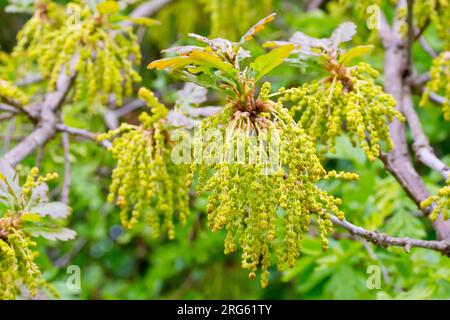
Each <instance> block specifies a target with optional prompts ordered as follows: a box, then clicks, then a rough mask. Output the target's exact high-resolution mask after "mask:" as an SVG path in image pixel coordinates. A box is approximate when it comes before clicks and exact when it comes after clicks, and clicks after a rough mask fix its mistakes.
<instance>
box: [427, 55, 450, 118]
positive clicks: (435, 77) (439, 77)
mask: <svg viewBox="0 0 450 320" xmlns="http://www.w3.org/2000/svg"><path fill="white" fill-rule="evenodd" d="M440 92H442V93H443V97H444V101H443V104H442V112H443V114H444V119H445V120H446V121H450V51H444V52H442V53H441V54H439V56H438V57H437V58H436V59H434V60H433V64H432V66H431V68H430V81H428V83H427V85H426V87H425V91H424V93H423V95H422V99H421V101H420V105H421V106H425V105H426V104H427V103H428V100H429V95H430V93H440Z"/></svg>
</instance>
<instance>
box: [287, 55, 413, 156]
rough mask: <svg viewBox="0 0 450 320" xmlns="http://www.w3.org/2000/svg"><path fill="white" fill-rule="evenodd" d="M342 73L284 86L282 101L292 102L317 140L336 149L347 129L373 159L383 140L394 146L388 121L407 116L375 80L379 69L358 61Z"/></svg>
mask: <svg viewBox="0 0 450 320" xmlns="http://www.w3.org/2000/svg"><path fill="white" fill-rule="evenodd" d="M342 68H344V67H342ZM341 72H342V71H341ZM343 74H344V75H345V76H342V74H341V75H338V76H330V77H329V78H327V79H325V80H321V81H314V82H312V83H307V84H304V85H303V86H301V87H299V88H292V89H289V90H284V89H282V90H281V92H284V95H283V96H282V97H281V98H280V100H279V101H280V102H286V101H289V102H291V103H293V106H292V108H291V114H292V115H293V116H299V120H298V122H299V124H301V126H302V127H303V128H305V131H306V132H307V133H308V134H309V135H310V136H311V137H312V139H313V140H314V141H320V142H321V143H322V144H324V145H325V146H326V147H328V148H329V149H330V150H331V151H334V147H335V140H336V137H337V136H340V135H342V134H343V133H344V132H345V133H347V134H348V136H349V138H350V140H351V142H352V144H353V145H356V143H359V145H360V146H361V147H362V148H363V150H364V152H365V153H366V155H367V157H368V158H369V159H370V160H374V159H375V158H377V157H378V155H379V152H380V148H381V146H380V143H381V142H382V141H384V142H385V143H386V145H387V148H388V149H391V148H392V140H391V137H390V134H389V126H388V122H391V121H392V120H393V119H394V117H396V118H398V119H399V120H401V121H404V117H403V116H402V115H401V114H400V112H398V111H397V110H396V109H395V100H394V98H393V97H392V96H391V95H389V94H386V93H385V92H384V91H383V88H382V87H381V86H379V85H377V84H376V83H375V78H376V77H377V76H378V72H377V71H376V70H374V69H373V68H372V67H370V66H369V65H368V64H365V63H359V64H358V65H356V66H353V67H349V68H347V69H346V70H345V72H344V73H343Z"/></svg>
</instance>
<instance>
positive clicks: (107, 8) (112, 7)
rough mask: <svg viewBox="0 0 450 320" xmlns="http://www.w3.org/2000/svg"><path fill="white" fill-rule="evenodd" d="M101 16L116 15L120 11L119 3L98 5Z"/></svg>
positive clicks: (105, 2)
mask: <svg viewBox="0 0 450 320" xmlns="http://www.w3.org/2000/svg"><path fill="white" fill-rule="evenodd" d="M97 11H98V12H99V13H100V14H115V13H118V12H119V11H120V7H119V3H118V2H116V1H104V2H102V3H99V4H98V5H97Z"/></svg>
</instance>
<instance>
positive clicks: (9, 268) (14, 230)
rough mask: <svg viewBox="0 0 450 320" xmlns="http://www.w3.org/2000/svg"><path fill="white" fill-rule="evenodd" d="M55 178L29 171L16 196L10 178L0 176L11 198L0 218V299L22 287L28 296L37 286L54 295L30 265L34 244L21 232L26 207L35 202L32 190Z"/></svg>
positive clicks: (32, 263) (23, 230)
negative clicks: (10, 202)
mask: <svg viewBox="0 0 450 320" xmlns="http://www.w3.org/2000/svg"><path fill="white" fill-rule="evenodd" d="M55 178H57V174H55V173H53V174H47V175H46V176H44V177H41V176H39V170H38V169H37V168H33V169H32V170H31V171H30V173H29V174H28V176H27V178H26V181H25V183H24V184H23V186H22V189H21V191H20V195H19V194H17V193H18V192H17V186H14V185H13V183H12V181H11V179H9V178H8V177H6V176H5V175H4V174H3V173H0V184H1V186H2V189H4V188H3V187H6V190H9V192H10V193H11V194H12V195H13V197H15V199H14V201H13V205H11V207H10V208H8V209H7V210H6V212H5V213H4V214H2V215H1V217H0V299H14V298H15V297H16V296H17V295H18V294H20V293H21V288H22V287H26V289H27V290H28V292H29V294H30V295H31V296H35V295H36V294H37V290H38V288H39V287H45V288H47V289H48V290H50V292H51V294H52V295H53V296H58V293H57V292H56V291H55V290H54V289H53V287H52V286H50V284H48V283H46V282H45V280H44V279H43V278H42V276H41V272H40V270H39V267H38V266H37V265H36V263H35V262H34V259H35V257H36V256H37V255H38V253H37V252H36V251H34V249H33V247H35V246H36V243H35V242H34V241H33V240H32V239H31V236H30V234H29V233H27V232H26V231H25V230H26V229H24V219H25V218H24V215H26V214H29V212H28V210H30V208H28V207H29V206H31V205H32V203H35V202H37V201H38V197H39V196H38V194H37V191H33V190H36V189H35V188H36V187H38V186H40V185H41V184H42V183H44V182H46V181H49V180H53V179H55ZM0 191H1V190H0Z"/></svg>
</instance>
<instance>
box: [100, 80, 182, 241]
mask: <svg viewBox="0 0 450 320" xmlns="http://www.w3.org/2000/svg"><path fill="white" fill-rule="evenodd" d="M139 97H140V98H141V99H142V100H144V101H145V102H146V103H147V105H148V106H149V107H150V108H151V111H152V112H151V114H148V113H146V112H143V113H142V114H141V115H140V116H139V120H140V125H138V126H135V125H130V124H126V123H124V124H122V125H121V126H120V127H119V128H118V129H116V130H112V131H110V132H108V133H106V134H104V135H102V136H100V137H99V139H100V140H102V139H112V146H111V147H110V151H111V153H112V156H113V157H114V158H115V159H116V160H117V166H116V168H115V169H114V170H113V173H112V177H111V179H112V181H111V185H110V189H109V196H108V201H109V202H111V203H116V205H117V206H118V207H119V208H120V219H121V222H122V224H123V226H124V227H126V228H127V229H131V228H133V227H134V226H135V225H136V223H137V222H138V221H139V220H140V219H141V218H145V219H146V221H147V222H148V224H149V225H150V227H151V229H152V235H153V236H154V237H157V236H159V235H160V232H161V230H164V231H165V232H167V234H168V237H169V238H170V239H173V238H174V221H173V220H174V215H175V214H176V215H177V217H178V220H179V222H180V223H181V224H184V223H185V222H186V218H187V215H188V214H189V195H188V190H187V189H186V178H187V175H188V172H189V167H188V166H187V165H185V164H175V163H174V162H172V160H171V152H172V146H173V144H174V142H173V141H172V140H171V136H170V131H169V128H170V126H169V124H168V122H167V119H166V116H167V113H168V109H167V108H166V107H165V106H164V105H163V104H161V103H160V102H159V101H158V100H157V98H156V97H155V96H154V95H153V93H152V92H151V91H149V90H147V89H145V88H141V89H140V91H139Z"/></svg>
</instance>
